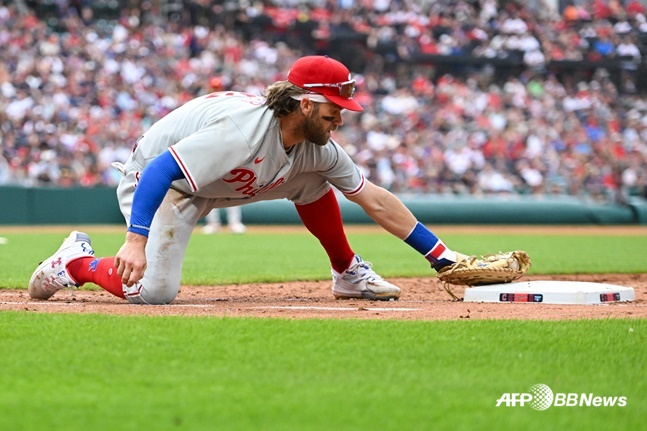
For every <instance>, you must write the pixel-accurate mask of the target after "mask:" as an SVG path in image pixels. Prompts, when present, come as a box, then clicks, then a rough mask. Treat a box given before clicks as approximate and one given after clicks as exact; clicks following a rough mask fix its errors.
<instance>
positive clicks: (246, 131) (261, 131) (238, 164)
mask: <svg viewBox="0 0 647 431" xmlns="http://www.w3.org/2000/svg"><path fill="white" fill-rule="evenodd" d="M264 101H265V100H264V99H263V98H262V97H259V96H254V95H249V94H245V93H238V92H216V93H212V94H208V95H206V96H202V97H199V98H197V99H194V100H192V101H190V102H188V103H186V104H185V105H183V106H181V107H179V108H178V109H176V110H174V111H173V112H171V113H169V114H168V115H166V116H165V117H164V118H162V119H161V120H159V121H158V122H156V123H155V124H154V125H153V126H152V127H151V128H150V130H148V131H147V132H145V133H144V135H143V136H142V137H140V139H139V140H138V144H137V147H136V149H135V151H134V153H133V155H132V160H133V162H134V163H135V164H136V165H139V167H140V168H141V169H143V168H144V167H145V165H146V164H147V163H148V162H149V161H151V160H152V159H153V158H155V157H156V156H158V155H159V154H161V153H163V152H164V151H166V150H167V149H168V150H170V151H171V153H172V154H173V157H174V158H175V160H176V161H177V163H178V164H179V166H180V168H181V169H182V172H183V173H184V176H185V177H186V180H178V181H175V182H173V184H172V188H173V189H176V190H178V191H181V192H184V193H187V194H189V195H194V196H199V197H204V198H209V199H218V198H220V199H222V198H225V199H232V200H238V199H242V200H253V201H256V200H263V196H262V194H263V193H265V192H268V191H270V190H272V189H274V188H276V187H280V186H281V185H283V184H286V183H288V182H290V181H302V180H305V179H307V178H308V177H307V176H300V177H299V174H301V173H304V172H314V173H317V174H319V175H320V176H321V177H323V178H324V179H326V180H327V181H328V182H329V183H330V184H332V185H333V186H335V187H336V188H337V189H339V190H340V191H342V192H343V193H345V194H348V195H353V194H356V193H359V192H360V191H361V190H362V188H363V187H364V177H363V175H362V174H361V172H360V171H359V169H358V168H357V166H356V165H355V164H354V163H353V161H352V160H351V158H350V157H349V156H348V155H347V154H346V152H345V151H344V150H343V149H342V148H341V147H340V146H339V145H338V144H337V143H336V142H334V141H332V140H331V141H330V142H329V143H328V144H327V145H324V146H318V145H314V144H311V143H307V142H306V143H302V144H299V145H296V146H295V147H293V149H292V151H291V152H290V153H289V154H288V153H286V151H285V149H284V147H283V144H282V140H281V132H280V123H279V119H278V118H276V117H275V116H274V111H272V110H271V109H268V108H267V107H266V106H264V105H263V103H264ZM291 186H292V187H294V186H295V184H292V185H291ZM297 186H298V185H297ZM240 203H241V204H242V203H245V202H240Z"/></svg>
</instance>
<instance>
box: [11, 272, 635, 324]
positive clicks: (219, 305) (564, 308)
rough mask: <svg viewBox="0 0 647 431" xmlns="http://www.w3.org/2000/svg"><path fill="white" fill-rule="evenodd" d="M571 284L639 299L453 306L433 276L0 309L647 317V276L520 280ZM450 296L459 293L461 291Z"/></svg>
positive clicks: (62, 297)
mask: <svg viewBox="0 0 647 431" xmlns="http://www.w3.org/2000/svg"><path fill="white" fill-rule="evenodd" d="M550 279H554V280H571V281H589V282H596V283H608V284H617V285H621V286H630V287H633V288H634V290H635V292H636V301H634V302H630V303H610V304H601V305H551V304H518V303H517V304H512V303H505V304H490V303H488V304H486V303H463V302H455V301H452V300H451V298H450V297H449V296H448V295H447V293H446V292H445V291H444V290H443V288H442V285H441V283H440V282H439V281H438V280H437V279H435V278H393V279H390V281H391V282H393V283H395V284H397V285H398V286H400V288H402V292H403V293H402V297H401V298H400V300H398V301H388V302H382V301H365V300H335V299H334V298H333V297H332V294H331V293H330V281H317V282H291V283H268V284H249V285H227V286H199V287H196V286H184V287H182V289H181V291H180V294H179V295H178V297H177V298H176V300H175V301H174V302H173V304H171V305H165V306H144V305H130V304H128V303H126V302H125V301H123V300H122V299H119V298H116V297H114V296H112V295H110V294H109V293H106V292H104V291H99V290H84V289H81V290H80V291H76V292H74V295H73V296H72V295H71V294H70V292H69V291H61V292H58V293H57V294H56V295H54V296H53V297H52V298H50V299H49V300H48V301H37V300H31V299H30V298H29V295H28V294H27V292H26V291H25V290H0V310H26V311H35V312H43V313H102V314H121V315H150V316H162V315H184V316H218V317H224V316H229V317H281V318H298V319H301V318H322V319H329V318H334V319H401V320H460V319H599V318H647V306H646V305H647V274H604V275H601V274H599V275H567V276H558V277H547V276H532V277H524V278H522V280H550ZM455 292H456V293H457V294H459V296H462V293H463V288H461V287H457V288H456V289H455Z"/></svg>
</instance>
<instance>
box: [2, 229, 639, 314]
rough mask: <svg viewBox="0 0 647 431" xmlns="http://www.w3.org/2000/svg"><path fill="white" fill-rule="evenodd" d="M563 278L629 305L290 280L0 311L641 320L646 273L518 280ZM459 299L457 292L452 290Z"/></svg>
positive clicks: (63, 295)
mask: <svg viewBox="0 0 647 431" xmlns="http://www.w3.org/2000/svg"><path fill="white" fill-rule="evenodd" d="M34 229H38V230H39V231H44V230H48V231H51V232H61V233H62V234H65V235H67V233H69V231H70V230H72V229H73V227H65V226H52V227H42V226H40V227H37V228H34V227H3V231H4V232H12V233H19V232H23V231H27V232H33V231H34ZM75 229H80V230H87V231H90V232H98V231H103V232H122V231H123V227H121V226H104V227H99V226H86V227H79V226H76V227H75ZM510 230H511V228H510V227H506V226H438V227H437V228H435V231H436V232H437V233H438V234H439V235H441V236H442V235H445V234H449V233H464V234H469V233H471V232H476V233H484V232H487V233H492V234H496V233H506V234H509V233H510ZM346 231H347V232H348V233H376V232H384V231H383V230H382V229H381V228H380V227H378V226H373V225H350V226H347V227H346ZM514 231H515V232H517V233H519V234H529V235H545V234H565V235H580V234H581V235H627V236H647V227H645V226H514ZM249 232H250V233H265V232H267V233H277V232H280V233H282V234H286V235H289V234H300V233H303V232H305V227H303V226H249ZM530 280H565V281H568V280H571V281H589V282H596V283H608V284H617V285H620V286H629V287H633V288H634V290H635V292H636V301H634V302H631V303H610V304H602V305H550V304H518V303H517V304H512V303H505V304H486V303H463V302H455V301H452V300H451V298H450V297H449V295H448V294H447V293H446V292H445V291H444V290H443V288H442V285H441V283H440V282H439V281H438V280H437V279H436V278H435V277H429V278H390V279H389V281H391V282H392V283H394V284H396V285H398V286H400V288H401V289H402V297H401V298H400V300H399V301H389V302H379V301H378V302H374V301H364V300H335V299H334V298H333V296H332V294H331V292H330V287H331V282H330V281H328V280H326V281H316V282H305V281H303V282H290V283H268V284H248V285H226V286H197V287H196V286H183V287H182V289H181V291H180V294H179V295H178V297H177V298H176V300H175V301H174V302H173V304H171V305H166V306H142V305H130V304H128V303H126V302H125V301H124V300H122V299H119V298H116V297H114V296H112V295H110V294H109V293H106V292H104V291H102V290H86V289H82V290H80V291H76V292H75V293H74V295H71V294H70V293H69V292H68V291H61V292H58V293H57V294H56V295H54V297H52V298H51V299H50V300H48V301H36V300H31V299H30V298H29V295H28V294H27V291H26V290H7V289H5V290H2V289H0V311H1V310H27V311H35V312H44V313H103V314H122V315H187V316H189V315H191V316H232V317H234V316H235V317H238V316H245V317H282V318H299V319H300V318H322V319H328V318H335V319H406V320H454V319H587V318H590V319H598V318H620V317H624V318H647V274H597V275H559V276H541V275H534V276H525V277H523V278H522V279H521V281H530ZM454 291H455V292H456V293H457V294H458V296H462V294H463V288H461V287H457V288H455V290H454Z"/></svg>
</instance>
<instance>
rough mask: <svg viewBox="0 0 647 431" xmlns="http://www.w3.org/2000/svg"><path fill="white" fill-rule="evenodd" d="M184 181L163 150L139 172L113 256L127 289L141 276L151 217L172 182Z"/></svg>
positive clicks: (168, 155) (170, 158) (175, 164)
mask: <svg viewBox="0 0 647 431" xmlns="http://www.w3.org/2000/svg"><path fill="white" fill-rule="evenodd" d="M182 178H184V174H183V173H182V170H181V169H180V167H179V165H178V164H177V162H176V161H175V159H174V158H173V156H172V155H171V153H170V151H165V152H163V153H162V154H160V155H159V156H157V157H156V158H155V159H153V161H151V162H150V163H149V164H148V165H147V166H146V168H144V171H143V172H142V175H141V178H140V180H139V183H138V184H137V189H136V190H135V194H134V196H133V206H132V212H131V215H130V223H129V225H128V232H127V233H126V241H125V242H124V245H123V246H122V247H121V249H120V250H119V252H118V253H117V255H116V256H115V266H116V267H117V273H118V274H119V276H120V277H121V281H122V283H124V284H125V285H127V286H128V287H131V286H132V285H134V284H135V283H137V282H138V281H139V280H141V279H142V277H143V276H144V271H145V270H146V243H147V242H148V233H149V231H150V226H151V224H152V223H153V217H154V216H155V213H156V212H157V209H158V208H159V207H160V205H161V203H162V201H163V200H164V196H166V193H167V192H168V190H169V188H170V187H171V183H172V182H173V181H175V180H179V179H182Z"/></svg>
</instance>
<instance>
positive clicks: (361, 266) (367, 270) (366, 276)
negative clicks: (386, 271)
mask: <svg viewBox="0 0 647 431" xmlns="http://www.w3.org/2000/svg"><path fill="white" fill-rule="evenodd" d="M372 268H373V264H372V263H371V262H367V261H362V262H358V263H356V264H355V265H353V266H351V267H350V268H348V269H347V270H346V271H347V272H348V271H351V270H353V272H355V271H358V272H359V278H360V280H368V281H376V280H382V277H380V276H379V275H377V273H375V272H374V271H373V269H372ZM362 270H364V271H362Z"/></svg>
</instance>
